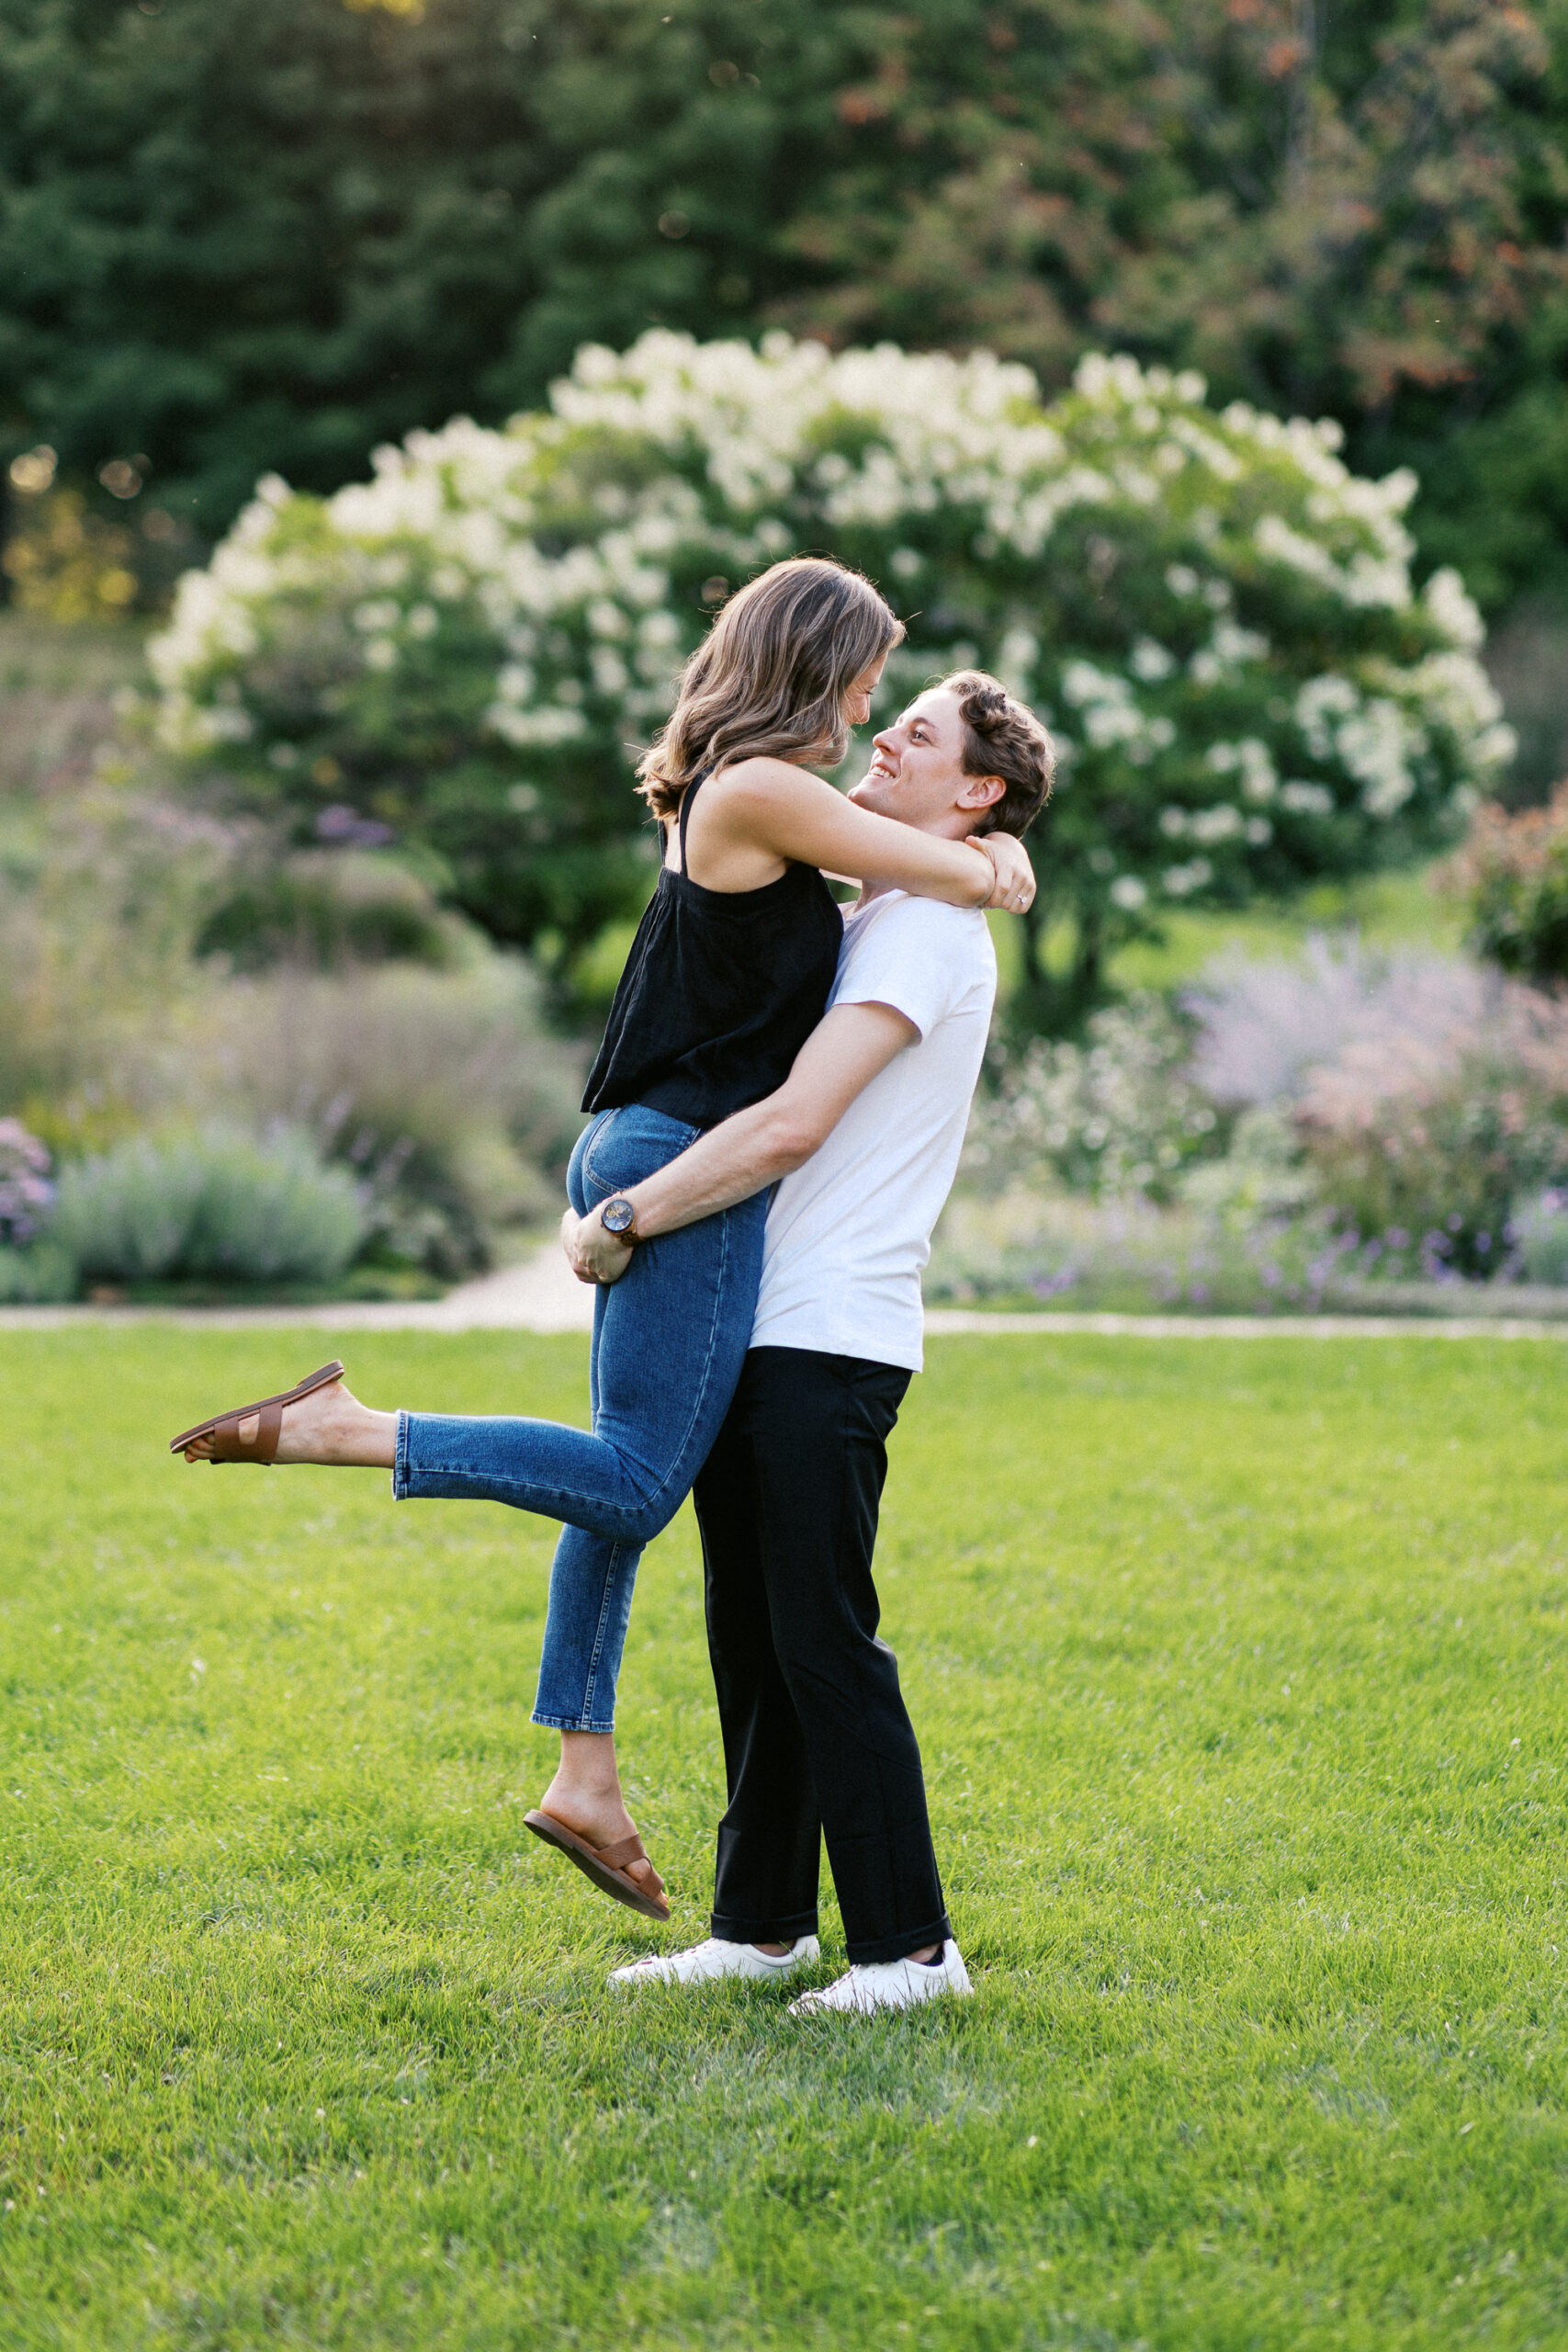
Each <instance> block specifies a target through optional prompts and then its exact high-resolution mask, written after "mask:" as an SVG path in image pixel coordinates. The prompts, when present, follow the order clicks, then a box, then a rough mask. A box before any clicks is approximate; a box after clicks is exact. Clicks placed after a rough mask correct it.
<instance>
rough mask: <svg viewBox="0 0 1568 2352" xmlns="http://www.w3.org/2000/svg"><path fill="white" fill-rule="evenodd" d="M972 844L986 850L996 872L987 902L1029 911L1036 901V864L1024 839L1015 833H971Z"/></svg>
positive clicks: (1016, 911)
mask: <svg viewBox="0 0 1568 2352" xmlns="http://www.w3.org/2000/svg"><path fill="white" fill-rule="evenodd" d="M968 846H969V848H971V849H977V850H981V851H983V852H984V853H985V854H986V856H987V857H988V858H989V859H990V861H991V865H992V868H993V870H994V871H995V874H996V877H997V880H996V887H995V888H994V889H993V890H992V892H991V895H990V897H989V898H988V899H987V900H986V902H985V903H986V905H987V907H1005V908H1006V910H1007V911H1008V913H1009V914H1010V915H1021V914H1027V913H1028V911H1029V910H1030V908H1031V907H1032V905H1033V903H1034V868H1033V866H1032V865H1031V864H1030V863H1029V853H1028V851H1027V850H1026V849H1025V848H1024V846H1023V843H1022V842H1021V841H1016V840H1015V839H1014V838H1013V836H1012V834H1011V833H971V834H970V835H969V839H968Z"/></svg>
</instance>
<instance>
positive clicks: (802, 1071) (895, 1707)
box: [565, 671, 1053, 2012]
mask: <svg viewBox="0 0 1568 2352" xmlns="http://www.w3.org/2000/svg"><path fill="white" fill-rule="evenodd" d="M1052 768H1053V755H1052V750H1051V743H1050V739H1049V737H1048V736H1047V734H1046V733H1045V730H1044V729H1043V727H1042V726H1041V725H1040V723H1039V721H1038V720H1037V719H1036V718H1034V717H1033V716H1032V713H1031V712H1029V711H1028V710H1026V709H1024V708H1023V707H1022V706H1021V704H1018V703H1016V702H1014V701H1013V700H1012V699H1011V697H1010V696H1009V695H1007V694H1006V692H1005V691H1004V690H1003V688H1002V687H1000V686H999V685H998V684H997V683H996V681H995V680H994V679H991V678H987V677H985V676H983V675H982V674H981V673H978V672H975V671H960V672H958V673H955V674H954V675H953V676H951V677H949V678H945V679H943V680H942V682H941V684H938V685H936V686H934V687H931V688H930V689H928V690H927V692H926V693H924V694H922V695H919V696H918V697H917V699H916V700H915V701H914V702H913V703H912V704H911V705H910V706H909V707H908V710H907V711H906V712H905V713H904V715H903V717H902V718H900V719H899V720H898V722H897V726H895V727H891V728H889V729H886V732H884V733H883V734H880V735H878V736H877V738H876V741H875V746H874V757H873V760H872V763H871V766H870V768H869V770H868V771H867V774H866V775H865V776H864V778H863V780H862V782H861V783H860V784H858V785H857V786H855V787H854V790H853V792H852V795H851V797H852V799H854V800H856V801H858V802H859V803H860V804H861V806H862V807H863V808H867V809H874V810H875V811H876V812H877V813H878V814H879V815H883V816H888V817H895V818H897V819H900V820H903V821H904V822H906V823H908V824H911V825H916V826H919V828H920V829H921V830H923V831H927V832H931V833H936V834H941V835H943V836H946V837H948V838H951V839H953V840H963V839H964V838H965V837H966V836H967V835H970V834H973V833H976V832H984V831H1008V832H1011V833H1015V834H1021V833H1022V831H1024V829H1025V827H1026V826H1027V825H1028V824H1029V822H1030V820H1032V818H1033V816H1034V815H1035V814H1036V812H1037V811H1038V809H1040V808H1041V807H1042V806H1043V803H1044V800H1045V798H1046V797H1047V795H1048V793H1049V791H1050V786H1051V776H1052ZM995 994H996V960H995V956H994V955H993V953H992V949H991V942H990V934H989V932H988V930H987V925H986V922H985V918H984V916H983V915H981V914H979V913H978V912H976V911H974V910H968V909H964V908H957V907H949V906H943V905H939V904H938V903H937V902H935V901H934V900H931V899H913V898H908V897H907V896H906V895H905V894H904V893H903V892H901V891H896V890H889V889H886V888H876V887H874V886H867V888H865V890H864V891H863V894H862V897H861V899H860V901H859V903H858V905H856V906H855V907H853V908H852V909H851V910H849V911H848V913H847V915H846V918H845V926H844V945H843V950H842V953H841V955H840V962H839V970H838V977H837V979H836V981H835V984H834V990H833V995H832V998H831V1000H830V1002H829V1010H828V1012H827V1013H826V1015H825V1016H824V1018H823V1020H822V1022H821V1023H820V1024H819V1026H818V1029H817V1030H816V1031H815V1032H814V1034H813V1035H812V1036H811V1037H810V1038H809V1039H808V1041H807V1044H806V1046H804V1047H803V1049H802V1051H801V1053H800V1055H799V1057H798V1058H797V1060H796V1062H795V1068H794V1069H793V1070H792V1072H791V1074H790V1077H789V1079H788V1080H787V1081H786V1082H785V1084H784V1086H783V1087H781V1088H780V1089H779V1091H777V1092H776V1093H774V1094H773V1095H770V1096H769V1097H768V1098H767V1099H766V1100H765V1101H764V1102H761V1103H758V1104H756V1105H755V1106H754V1107H753V1108H752V1109H750V1110H748V1111H743V1112H740V1113H739V1114H737V1115H736V1116H735V1117H733V1118H731V1119H728V1120H726V1121H724V1122H723V1124H722V1125H718V1126H716V1127H715V1128H712V1129H711V1130H710V1131H709V1132H708V1133H707V1134H706V1135H705V1136H702V1137H700V1138H699V1140H698V1141H697V1142H696V1143H694V1145H693V1146H692V1148H690V1150H688V1151H686V1152H685V1153H683V1154H682V1156H681V1157H680V1158H679V1159H674V1160H672V1161H671V1162H670V1163H669V1165H668V1166H667V1167H665V1168H663V1169H661V1170H660V1171H659V1172H658V1173H657V1174H656V1175H654V1176H651V1177H649V1179H648V1180H647V1182H644V1183H641V1184H638V1185H637V1186H635V1187H634V1188H633V1189H632V1190H631V1191H629V1192H628V1193H626V1194H624V1195H621V1196H619V1197H618V1198H617V1199H616V1200H615V1201H610V1202H606V1203H604V1204H603V1205H602V1207H601V1208H599V1209H597V1210H595V1211H594V1213H593V1215H592V1216H590V1217H587V1218H584V1219H582V1220H581V1222H580V1221H578V1220H577V1219H575V1218H571V1217H569V1219H568V1221H567V1227H566V1230H565V1238H566V1241H567V1247H568V1251H569V1254H570V1256H571V1259H572V1262H573V1264H574V1265H575V1266H576V1268H577V1270H578V1272H580V1273H581V1275H582V1276H583V1277H584V1279H586V1280H595V1281H614V1280H615V1279H616V1278H617V1276H618V1275H619V1274H621V1273H622V1272H625V1270H626V1266H627V1265H628V1264H629V1263H630V1261H631V1251H632V1250H633V1248H635V1246H636V1244H637V1241H638V1240H644V1239H649V1238H653V1237H654V1236H655V1235H657V1234H660V1233H665V1232H669V1231H671V1230H673V1229H674V1228H675V1227H678V1226H681V1225H684V1224H687V1223H690V1222H692V1221H694V1219H696V1218H697V1217H700V1216H707V1215H709V1214H711V1213H712V1212H713V1211H714V1210H716V1209H717V1208H719V1207H721V1206H724V1205H726V1204H728V1203H729V1202H731V1201H734V1200H739V1199H744V1198H746V1197H748V1195H749V1194H750V1193H753V1192H756V1191H760V1190H761V1188H762V1187H763V1186H765V1185H767V1184H769V1183H773V1182H778V1180H780V1179H782V1180H783V1181H782V1182H779V1183H778V1192H777V1194H776V1196H775V1198H774V1200H773V1204H772V1205H771V1207H770V1210H769V1215H768V1224H767V1239H766V1250H765V1256H764V1261H763V1271H762V1283H761V1295H760V1298H759V1301H758V1307H757V1316H756V1320H755V1323H754V1324H753V1327H752V1333H751V1347H750V1353H749V1355H748V1357H747V1360H746V1368H745V1371H744V1373H743V1374H742V1376H741V1381H740V1385H739V1389H738V1391H737V1394H736V1397H735V1400H734V1402H733V1404H732V1405H731V1407H730V1408H729V1412H728V1418H727V1419H726V1421H725V1423H724V1427H723V1430H722V1431H721V1433H720V1435H719V1438H718V1441H717V1442H716V1445H715V1447H714V1449H713V1452H712V1453H711V1454H710V1455H709V1457H708V1460H707V1463H706V1465H705V1468H704V1469H703V1471H702V1472H701V1473H700V1475H699V1476H698V1479H697V1482H696V1487H695V1489H694V1497H695V1502H696V1509H697V1517H698V1521H699V1523H700V1525H701V1529H702V1536H703V1554H704V1562H705V1577H706V1599H707V1623H708V1645H709V1653H710V1656H711V1658H712V1662H713V1670H714V1681H715V1685H716V1691H717V1694H718V1704H719V1716H720V1722H721V1725H722V1730H723V1737H724V1752H725V1768H726V1773H727V1777H728V1794H729V1804H728V1810H727V1812H726V1814H725V1816H724V1819H723V1821H722V1822H721V1823H720V1825H719V1830H718V1859H717V1868H716V1878H715V1890H714V1911H713V1921H712V1928H713V1932H712V1934H711V1936H710V1937H709V1938H708V1939H706V1940H705V1942H703V1943H701V1944H698V1945H695V1946H694V1947H693V1948H692V1949H691V1950H689V1951H682V1952H676V1953H672V1954H669V1955H664V1954H654V1955H650V1956H649V1957H648V1958H647V1959H644V1960H641V1961H638V1962H635V1963H634V1964H633V1965H632V1966H630V1967H628V1968H621V1969H617V1970H616V1971H615V1976H614V1980H613V1981H615V1982H617V1983H621V1984H627V1985H639V1984H645V1983H649V1982H656V1981H673V1982H677V1983H680V1984H686V1985H694V1984H703V1983H707V1982H711V1981H714V1980H716V1979H718V1978H722V1977H728V1976H746V1977H753V1978H773V1977H780V1976H784V1975H787V1974H788V1973H790V1972H791V1971H792V1970H794V1969H795V1968H796V1967H797V1966H798V1965H799V1964H800V1962H802V1961H805V1960H811V1959H815V1958H816V1956H817V1952H818V1944H817V1938H816V1933H815V1929H816V1926H817V1884H818V1849H819V1841H820V1838H821V1837H822V1835H824V1834H825V1835H826V1838H827V1842H828V1853H829V1862H830V1864H831V1867H832V1871H833V1881H834V1885H835V1887H836V1889H837V1891H838V1895H839V1903H840V1911H841V1913H842V1915H843V1920H844V1929H845V1938H846V1942H847V1946H848V1955H849V1961H850V1966H849V1970H848V1972H847V1973H846V1974H845V1975H843V1976H842V1977H840V1979H839V1980H838V1981H837V1982H836V1983H835V1984H833V1985H829V1986H828V1987H827V1988H826V1989H825V1990H823V1991H821V1992H815V1993H807V1994H806V1995H804V1996H802V1997H801V1998H800V1999H798V2000H796V2001H795V2003H794V2004H793V2005H792V2006H793V2007H794V2009H795V2010H796V2011H799V2012H810V2011H815V2010H822V2009H829V2010H832V2009H850V2010H857V2011H861V2012H867V2011H871V2010H874V2009H880V2008H901V2007H908V2006H909V2005H910V2004H912V2003H914V2002H917V2001H921V2000H927V1999H931V1997H933V1996H938V1995H942V1994H962V1993H966V1992H967V1991H968V1990H969V1979H968V1976H967V1975H966V1973H965V1972H964V1962H963V1961H962V1959H961V1957H960V1955H959V1951H958V1947H957V1945H956V1943H955V1942H954V1941H953V1937H952V1934H951V1932H950V1927H949V1921H948V1917H947V1913H946V1909H945V1906H944V1904H943V1900H942V1884H941V1880H940V1877H939V1875H938V1871H937V1866H936V1857H935V1854H934V1852H933V1850H932V1846H931V1828H930V1824H929V1821H928V1818H927V1811H926V1800H925V1787H924V1782H923V1780H922V1777H921V1772H920V1759H919V1747H918V1746H917V1744H916V1740H915V1735H914V1731H913V1728H912V1726H911V1724H910V1722H909V1718H908V1711H907V1709H906V1708H905V1705H904V1702H903V1698H902V1695H901V1693H900V1691H899V1687H898V1671H897V1661H896V1659H895V1657H894V1656H893V1653H892V1651H891V1650H890V1649H889V1648H888V1647H887V1646H886V1644H885V1643H884V1642H882V1641H880V1640H879V1639H878V1638H877V1632H876V1628H877V1623H878V1617H879V1610H878V1603H877V1599H876V1590H875V1587H874V1584H873V1581H872V1575H871V1564H872V1554H873V1549H874V1542H875V1534H876V1520H877V1510H878V1506H879V1503H880V1499H881V1493H882V1486H883V1480H884V1477H885V1476H886V1440H887V1437H888V1434H889V1432H890V1431H891V1430H892V1428H893V1425H894V1422H895V1420H896V1419H897V1411H898V1407H899V1405H900V1403H901V1402H902V1400H903V1397H904V1394H905V1391H906V1390H907V1388H908V1384H909V1379H910V1376H911V1374H913V1373H915V1372H918V1371H919V1369H920V1365H921V1361H922V1314H921V1305H920V1282H919V1278H920V1271H921V1269H922V1267H923V1266H924V1265H925V1262H926V1260H927V1258H928V1256H929V1254H930V1244H931V1230H932V1227H934V1225H935V1223H936V1220H937V1218H938V1216H940V1214H941V1212H942V1205H943V1204H944V1202H945V1200H946V1197H947V1193H948V1189H949V1186H950V1185H951V1183H952V1182H953V1172H954V1170H955V1169H956V1167H957V1164H958V1155H959V1150H960V1148H961V1146H962V1143H963V1137H964V1125H965V1123H966V1120H967V1116H968V1110H969V1102H970V1097H971V1095H972V1093H973V1091H974V1088H975V1082H976V1078H977V1077H978V1075H979V1069H980V1061H981V1057H982V1055H983V1053H984V1050H985V1045H986V1038H987V1031H988V1028H989V1024H990V1016H991V1008H992V1004H993V1001H994V999H995ZM628 1211H629V1214H628ZM606 1212H609V1213H610V1223H611V1227H617V1226H618V1227H619V1228H620V1230H619V1232H617V1231H615V1230H613V1229H612V1230H606V1228H605V1225H604V1216H605V1214H606Z"/></svg>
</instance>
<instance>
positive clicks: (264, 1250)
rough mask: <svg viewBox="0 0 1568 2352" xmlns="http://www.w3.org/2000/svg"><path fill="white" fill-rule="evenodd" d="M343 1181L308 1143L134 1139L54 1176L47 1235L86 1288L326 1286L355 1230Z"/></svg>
mask: <svg viewBox="0 0 1568 2352" xmlns="http://www.w3.org/2000/svg"><path fill="white" fill-rule="evenodd" d="M365 1223H366V1220H365V1213H364V1210H363V1208H362V1206H361V1204H360V1202H359V1199H358V1196H357V1193H356V1192H355V1185H354V1182H353V1181H352V1179H351V1178H350V1177H349V1175H348V1174H347V1172H346V1171H345V1170H343V1169H340V1168H327V1167H324V1166H323V1165H322V1164H321V1159H319V1157H318V1156H317V1154H316V1151H315V1149H314V1148H313V1147H312V1146H311V1144H310V1141H309V1139H308V1138H307V1137H305V1136H299V1135H287V1134H284V1135H275V1136H272V1137H271V1138H270V1139H269V1140H268V1141H266V1142H265V1143H256V1142H254V1141H253V1140H252V1139H251V1137H249V1136H244V1135H238V1134H233V1133H225V1132H223V1131H221V1130H218V1129H214V1130H211V1131H209V1132H208V1133H207V1134H204V1135H193V1136H176V1137H173V1138H170V1139H168V1140H166V1141H163V1142H158V1141H154V1140H152V1139H151V1138H147V1137H141V1136H138V1137H136V1138H133V1139H132V1140H131V1141H130V1142H128V1143H124V1144H120V1145H118V1147H117V1148H115V1149H114V1150H112V1151H109V1152H105V1153H103V1154H101V1155H99V1156H97V1157H95V1158H92V1159H84V1160H78V1161H76V1162H75V1163H74V1164H73V1165H72V1166H70V1167H68V1168H66V1169H65V1170H64V1171H63V1173H62V1176H61V1180H60V1191H59V1198H58V1201H57V1203H56V1206H55V1212H54V1218H53V1223H52V1226H51V1239H52V1240H53V1241H54V1242H55V1243H56V1244H57V1245H58V1247H59V1248H60V1249H62V1250H64V1251H65V1252H66V1253H67V1254H68V1255H69V1256H70V1257H71V1258H72V1259H73V1261H74V1262H75V1264H76V1266H77V1268H78V1269H79V1271H80V1274H81V1277H82V1279H83V1280H84V1281H85V1282H86V1283H164V1282H207V1283H222V1284H231V1283H241V1284H243V1283H330V1282H333V1280H335V1279H336V1277H337V1276H339V1275H340V1274H342V1272H344V1268H345V1267H346V1266H347V1265H348V1263H349V1261H350V1260H351V1259H352V1258H353V1256H354V1254H355V1250H357V1249H358V1247H359V1244H360V1241H361V1239H362V1238H363V1237H364V1233H365Z"/></svg>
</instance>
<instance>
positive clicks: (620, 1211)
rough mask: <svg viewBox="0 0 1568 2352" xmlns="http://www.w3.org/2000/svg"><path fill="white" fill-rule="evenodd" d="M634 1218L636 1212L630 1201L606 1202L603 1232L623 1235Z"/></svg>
mask: <svg viewBox="0 0 1568 2352" xmlns="http://www.w3.org/2000/svg"><path fill="white" fill-rule="evenodd" d="M636 1216H637V1211H636V1210H635V1209H634V1208H633V1206H632V1204H631V1203H630V1201H606V1202H605V1204H604V1230H605V1232H606V1233H625V1231H626V1227H628V1226H629V1225H630V1224H631V1223H632V1222H633V1220H634V1218H635V1217H636Z"/></svg>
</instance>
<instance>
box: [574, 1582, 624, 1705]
mask: <svg viewBox="0 0 1568 2352" xmlns="http://www.w3.org/2000/svg"><path fill="white" fill-rule="evenodd" d="M621 1548H622V1547H621V1544H620V1543H619V1541H618V1540H615V1539H612V1541H611V1544H610V1551H609V1556H608V1558H607V1559H606V1560H605V1563H604V1588H603V1590H602V1591H601V1593H600V1596H599V1623H598V1624H597V1625H596V1626H595V1627H594V1630H593V1647H592V1652H591V1654H590V1656H589V1660H588V1674H587V1678H586V1679H585V1681H584V1683H583V1686H582V1712H583V1714H584V1715H585V1716H586V1717H587V1718H588V1722H589V1724H592V1718H593V1685H594V1683H595V1682H596V1681H597V1680H598V1679H599V1662H600V1660H601V1659H602V1658H603V1657H604V1634H605V1629H606V1627H607V1626H608V1624H609V1622H610V1596H611V1594H612V1593H613V1592H614V1591H615V1570H616V1568H617V1567H618V1566H619V1565H620V1558H621Z"/></svg>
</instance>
